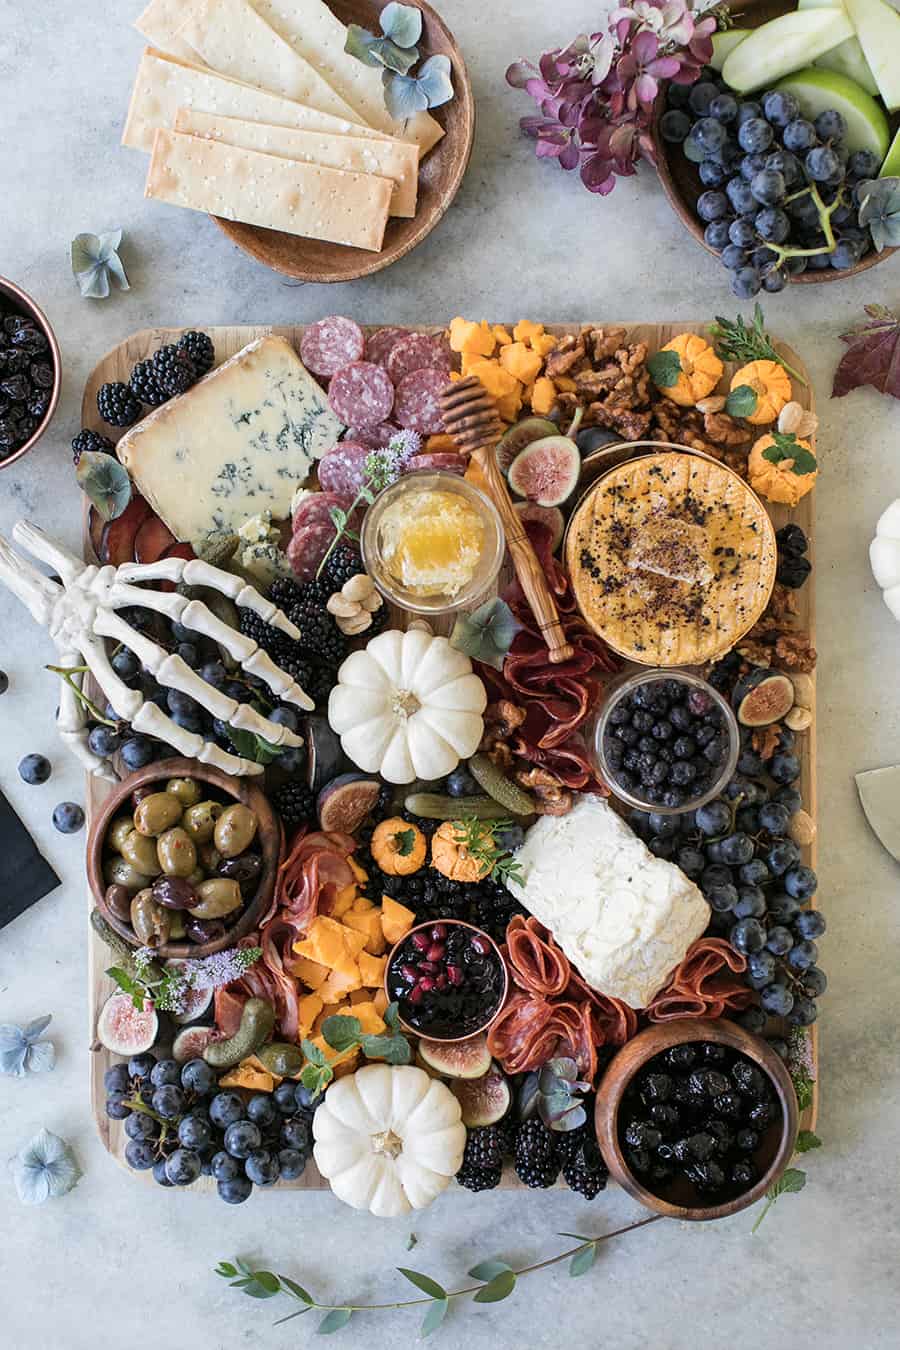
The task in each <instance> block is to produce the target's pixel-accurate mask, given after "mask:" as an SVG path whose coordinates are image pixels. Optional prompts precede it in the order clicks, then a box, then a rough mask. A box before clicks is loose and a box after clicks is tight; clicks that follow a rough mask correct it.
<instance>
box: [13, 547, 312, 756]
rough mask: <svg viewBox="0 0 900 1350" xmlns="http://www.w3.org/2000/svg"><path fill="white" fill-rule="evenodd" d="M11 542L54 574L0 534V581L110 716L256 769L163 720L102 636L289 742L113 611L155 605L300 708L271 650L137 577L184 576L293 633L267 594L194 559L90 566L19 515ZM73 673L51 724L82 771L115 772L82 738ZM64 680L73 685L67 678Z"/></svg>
mask: <svg viewBox="0 0 900 1350" xmlns="http://www.w3.org/2000/svg"><path fill="white" fill-rule="evenodd" d="M13 538H14V540H15V541H16V543H17V544H20V545H21V546H22V548H24V549H26V550H27V552H29V553H31V554H32V555H33V556H34V557H35V558H39V559H40V560H41V561H42V562H45V563H48V564H49V565H50V566H51V567H52V568H54V570H55V571H56V572H57V573H58V574H59V577H60V581H59V582H56V581H51V580H50V578H49V577H46V576H44V575H43V573H41V572H39V571H38V570H37V569H36V568H35V567H32V565H31V564H30V563H29V562H26V561H25V559H23V558H22V557H20V556H19V554H17V553H14V552H13V550H12V549H11V548H10V546H9V544H8V543H7V541H6V540H5V539H3V538H2V536H0V581H4V582H5V583H6V585H7V586H8V587H9V589H10V590H11V591H12V592H13V594H14V595H16V596H18V598H19V599H20V600H21V601H22V602H23V604H25V605H26V606H27V608H28V609H29V610H30V611H31V614H32V617H33V618H34V619H36V620H37V622H38V623H39V624H41V625H42V626H43V627H45V628H46V629H48V631H49V633H50V636H51V638H52V639H53V641H54V643H55V644H56V647H57V649H58V651H59V653H60V658H61V664H63V665H67V666H78V665H84V666H86V667H87V668H88V670H89V671H90V673H91V674H92V675H93V677H94V679H95V680H96V681H97V683H98V685H99V686H100V688H101V689H102V690H103V693H104V694H105V695H106V698H107V700H108V702H109V704H110V706H111V707H112V708H113V709H114V711H115V714H116V716H117V717H119V718H121V719H122V720H123V721H126V722H130V724H131V726H132V727H133V729H134V730H135V731H138V732H143V733H144V734H146V735H149V736H156V737H158V738H159V739H160V740H162V741H165V742H166V743H167V744H169V745H171V746H173V747H174V748H175V749H176V750H177V751H179V753H181V754H183V755H187V756H189V757H190V758H192V759H197V760H200V761H201V763H203V764H214V765H215V766H216V767H217V768H220V769H223V770H224V771H225V772H226V773H232V774H235V775H241V774H254V773H261V772H262V765H260V764H255V763H253V761H251V760H247V759H243V758H241V757H240V756H239V755H233V754H230V753H229V752H228V751H226V750H222V749H220V747H219V746H217V745H215V744H214V743H213V742H211V741H208V740H206V739H205V738H204V737H203V736H201V735H200V734H199V733H196V732H192V731H186V730H185V729H184V728H183V727H180V726H178V725H177V724H176V723H175V722H173V721H172V718H171V717H169V716H168V715H167V714H166V713H164V712H163V711H162V710H161V709H160V708H158V707H157V706H156V704H155V703H150V702H148V701H146V700H145V699H144V697H143V695H142V694H141V693H140V692H139V691H138V690H136V689H129V687H128V685H127V684H125V682H124V681H123V680H121V679H120V678H119V676H118V675H117V674H116V672H115V671H114V670H113V668H112V665H111V664H110V660H109V657H108V655H107V652H106V644H105V642H104V639H105V638H112V639H113V640H114V641H115V642H118V643H124V644H125V646H127V647H128V648H129V649H130V650H131V651H133V652H134V654H135V656H136V657H137V658H138V660H139V661H140V662H141V664H142V665H143V666H144V668H145V669H146V670H148V671H149V672H150V673H151V674H152V675H153V676H155V678H156V679H157V680H158V681H159V683H160V684H162V685H165V686H166V687H167V688H170V689H179V690H181V691H182V692H183V693H185V694H189V695H190V697H191V698H193V699H194V700H195V701H196V702H197V703H199V704H200V705H201V707H203V708H205V709H206V710H207V712H209V713H211V714H212V716H213V717H214V718H218V719H219V720H220V721H222V722H227V723H228V724H229V726H232V727H235V728H236V729H238V730H241V731H249V732H252V733H253V734H255V735H257V736H261V737H262V738H263V739H264V740H266V741H269V742H270V743H271V744H273V745H279V746H298V745H300V744H302V742H301V740H300V738H299V737H298V736H296V735H295V734H294V733H293V732H292V731H289V730H288V728H287V727H284V726H280V725H278V724H277V723H275V722H271V721H269V719H268V718H267V717H263V716H262V715H261V714H260V713H258V712H256V711H255V710H254V709H253V708H251V707H249V706H248V705H247V704H246V703H238V702H237V700H236V699H233V698H230V697H229V696H228V695H227V694H225V693H223V692H222V690H220V689H214V688H213V686H212V685H211V684H207V683H206V681H205V680H203V679H201V677H200V676H199V675H198V674H197V672H196V671H194V670H192V669H191V668H190V666H189V665H188V664H187V663H186V662H185V661H184V660H182V658H181V657H180V656H178V655H177V654H174V653H169V652H166V651H165V650H164V649H163V648H162V647H160V646H159V645H158V644H157V643H156V642H153V641H151V639H150V638H147V637H145V636H144V635H143V634H142V633H139V632H138V631H137V630H136V629H135V628H132V626H131V625H130V624H129V623H127V622H126V621H125V619H123V618H122V617H121V616H120V615H119V614H118V613H117V611H118V610H119V609H123V608H126V607H129V606H141V607H143V608H145V609H152V610H154V611H155V612H156V613H158V614H164V615H165V616H166V618H168V619H169V620H171V621H172V622H177V623H181V624H183V625H184V626H185V627H186V628H191V629H194V630H195V631H196V632H199V633H203V634H204V635H205V636H207V637H210V638H212V639H213V640H214V641H215V642H216V643H218V644H219V646H221V647H223V648H224V649H225V651H227V652H228V654H229V655H230V656H231V657H232V658H233V659H234V660H235V661H237V662H238V663H239V664H240V666H241V669H242V670H244V671H246V673H247V674H248V675H252V676H254V677H255V678H258V679H261V680H264V681H265V683H266V684H267V685H268V686H269V688H270V689H271V691H272V693H273V694H274V695H275V696H276V697H277V698H278V699H280V700H282V701H284V702H286V703H293V704H295V705H296V706H297V707H299V708H303V709H305V710H307V711H309V710H311V709H312V708H313V706H314V705H313V702H312V700H311V699H310V698H309V696H308V695H307V694H305V693H304V691H303V690H302V689H301V688H300V686H299V684H297V683H296V682H295V681H294V680H293V679H292V678H291V676H290V675H287V674H285V672H284V671H283V670H281V669H279V667H278V666H276V665H275V663H274V661H273V660H272V658H271V657H270V656H268V655H267V654H266V652H264V651H263V650H262V648H261V647H259V645H258V644H257V643H256V642H254V641H253V639H252V638H248V637H245V636H244V635H243V634H242V633H239V632H236V631H235V629H233V628H231V627H230V626H229V625H228V624H227V623H224V622H223V621H222V620H221V619H218V618H216V616H215V615H214V614H213V612H212V611H211V610H210V609H209V608H208V606H206V605H205V604H204V603H203V602H202V601H201V600H189V599H188V598H187V597H186V596H183V595H179V594H178V593H177V592H171V593H168V594H166V593H163V592H161V591H155V590H150V589H144V588H142V587H140V586H139V585H138V584H137V583H139V582H146V581H168V582H173V583H175V584H177V583H179V582H183V583H185V584H186V585H188V586H207V587H210V588H211V589H213V590H216V591H220V592H222V594H223V595H226V596H228V597H229V599H231V600H233V601H234V603H235V604H236V605H240V606H244V607H246V608H247V609H251V610H253V612H254V613H255V614H258V615H259V616H260V618H261V619H263V621H264V622H265V623H268V624H271V625H272V627H273V628H278V629H279V630H280V631H281V632H282V633H285V634H286V635H287V636H288V637H291V638H294V639H297V638H299V637H300V633H299V630H298V629H297V628H295V627H294V625H293V624H292V623H291V622H290V620H289V619H287V618H286V616H285V615H284V614H282V612H281V610H280V609H278V607H277V606H276V605H273V604H272V603H271V601H269V600H266V599H264V597H263V596H261V595H260V594H259V592H258V591H256V590H254V589H253V587H252V586H248V585H247V584H246V583H245V582H244V581H243V580H241V578H240V577H236V576H232V574H231V573H230V572H223V571H222V570H221V569H220V568H218V567H211V566H210V565H209V564H208V563H205V562H201V561H199V560H198V559H191V560H190V561H186V560H185V559H183V558H165V559H162V560H161V561H159V562H155V563H147V564H141V563H126V564H124V565H123V566H121V567H118V568H115V567H111V566H105V567H95V566H93V565H92V564H86V563H84V562H82V561H81V559H80V558H76V557H75V555H74V554H72V553H69V552H68V550H67V549H65V548H63V547H62V546H61V545H59V544H56V543H54V541H53V540H52V539H48V538H47V536H46V535H45V534H44V533H43V532H42V531H41V530H39V529H38V528H37V526H35V525H30V524H28V522H27V521H19V522H18V524H17V525H15V527H14V528H13ZM82 678H83V677H82V676H80V675H75V676H73V677H72V684H70V683H66V684H64V686H63V690H62V694H61V696H60V704H59V714H58V717H57V725H58V727H59V732H60V735H61V736H62V738H63V740H64V741H65V742H66V744H68V745H69V746H70V747H71V749H72V750H73V752H74V753H75V754H76V755H77V756H78V758H79V759H80V760H81V761H82V763H83V764H84V765H85V766H86V767H87V768H88V769H89V770H90V772H91V773H93V774H96V775H97V776H98V777H101V778H106V779H108V780H110V781H112V782H115V781H116V777H115V774H114V773H113V772H112V771H111V768H110V765H109V762H108V761H107V760H106V759H104V758H102V757H101V756H99V755H96V754H94V752H93V751H92V750H91V749H90V746H89V745H88V730H87V714H86V712H85V708H84V705H83V702H82V700H81V698H80V697H79V691H80V688H81V683H82ZM73 685H74V686H75V687H73Z"/></svg>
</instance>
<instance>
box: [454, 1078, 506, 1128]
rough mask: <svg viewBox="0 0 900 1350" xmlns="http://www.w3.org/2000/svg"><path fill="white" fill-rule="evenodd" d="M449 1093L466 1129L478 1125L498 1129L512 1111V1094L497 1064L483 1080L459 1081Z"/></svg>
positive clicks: (463, 1079) (465, 1079)
mask: <svg viewBox="0 0 900 1350" xmlns="http://www.w3.org/2000/svg"><path fill="white" fill-rule="evenodd" d="M450 1091H451V1092H452V1093H453V1095H454V1097H455V1098H456V1100H457V1101H458V1102H459V1104H460V1107H461V1108H462V1122H463V1124H464V1125H465V1126H466V1128H467V1129H469V1130H472V1129H475V1127H476V1126H478V1125H496V1123H497V1121H498V1120H502V1119H503V1117H504V1116H505V1115H506V1113H507V1111H508V1110H509V1104H510V1101H511V1097H512V1094H511V1093H510V1090H509V1083H508V1082H507V1081H506V1074H505V1073H504V1072H503V1070H502V1069H501V1068H500V1066H499V1065H498V1064H492V1065H491V1067H490V1069H489V1070H488V1072H487V1073H486V1074H483V1075H482V1076H481V1078H457V1079H455V1080H454V1081H453V1082H452V1083H451V1084H450Z"/></svg>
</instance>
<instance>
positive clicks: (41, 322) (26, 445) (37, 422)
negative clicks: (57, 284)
mask: <svg viewBox="0 0 900 1350" xmlns="http://www.w3.org/2000/svg"><path fill="white" fill-rule="evenodd" d="M61 384H62V366H61V362H60V355H59V344H58V343H57V341H56V337H55V335H54V332H53V329H52V328H51V327H50V322H49V320H48V319H47V316H46V314H44V312H43V311H42V310H41V309H39V308H38V306H37V305H36V304H35V302H34V301H33V300H32V298H31V296H30V295H26V294H25V292H24V291H23V290H21V289H20V287H18V286H17V285H16V284H15V283H14V282H12V281H9V280H8V279H7V278H6V277H0V469H8V468H9V467H10V465H11V464H15V462H16V460H18V459H21V458H22V456H23V455H26V454H27V453H28V451H29V450H30V449H31V448H32V446H35V445H37V443H38V441H39V440H40V439H41V437H42V436H43V434H44V432H45V431H46V430H47V427H48V426H49V425H50V420H51V418H52V417H53V414H54V412H55V411H56V405H57V403H58V402H59V391H60V385H61Z"/></svg>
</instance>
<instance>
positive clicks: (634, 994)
mask: <svg viewBox="0 0 900 1350" xmlns="http://www.w3.org/2000/svg"><path fill="white" fill-rule="evenodd" d="M516 862H517V863H518V864H519V866H520V867H521V869H522V880H521V881H514V880H512V879H510V880H509V881H508V882H507V885H508V887H509V889H510V891H511V892H512V893H513V895H515V897H516V899H517V900H519V901H520V902H521V903H522V904H523V905H524V906H525V908H526V909H528V910H529V911H530V912H531V913H532V914H533V915H534V916H535V918H536V919H538V920H539V921H540V922H541V923H542V924H544V926H545V927H546V928H549V930H550V932H551V933H552V934H553V937H554V939H555V940H556V942H557V943H558V944H559V945H560V947H561V948H562V949H563V951H564V952H565V954H566V956H567V957H568V958H569V960H570V961H571V962H572V964H573V965H574V966H575V967H576V968H577V969H578V971H579V972H580V973H581V975H583V977H584V979H585V980H586V981H587V983H588V984H589V985H590V986H591V988H592V989H596V990H598V991H599V992H600V993H602V994H608V995H610V996H611V997H613V998H619V999H621V1000H622V1001H623V1002H624V1003H627V1004H628V1005H629V1006H630V1007H632V1008H645V1007H646V1006H647V1004H648V1003H649V1002H650V1000H651V999H652V997H653V995H654V994H655V993H657V992H658V990H660V989H661V988H662V987H663V985H664V984H665V982H666V980H667V979H668V977H669V976H670V975H671V973H672V971H673V970H674V969H675V967H676V966H677V965H678V963H679V961H681V959H682V957H683V956H684V955H685V953H686V952H687V949H688V947H690V945H691V943H692V942H694V941H695V940H696V939H697V938H698V937H700V936H701V935H702V934H703V933H704V931H705V929H706V926H707V924H708V923H709V918H710V909H709V906H708V905H707V903H706V901H705V900H704V899H703V896H702V895H701V893H700V891H699V890H698V889H697V887H696V886H695V885H694V883H693V882H692V881H689V880H688V878H687V877H686V876H685V875H684V873H683V872H682V871H681V870H680V869H679V868H677V867H676V866H675V865H674V864H673V863H670V862H666V861H665V860H664V859H663V858H657V857H655V856H654V854H652V853H651V852H650V850H649V849H648V848H647V847H646V845H645V844H644V843H643V842H642V841H641V840H640V839H639V838H638V837H637V835H636V834H635V833H634V831H633V830H631V829H630V828H629V826H628V825H627V824H626V823H625V821H624V820H623V819H622V818H621V816H619V815H617V814H616V812H615V811H614V810H613V809H612V807H610V806H609V805H608V804H607V803H606V802H605V801H604V800H603V798H602V797H594V796H583V797H580V798H579V800H578V802H577V804H576V805H575V806H574V807H573V809H572V810H571V811H570V812H569V813H568V815H565V816H542V817H541V818H540V819H539V820H538V821H537V823H536V824H535V825H533V826H532V827H531V829H530V830H529V831H528V833H527V835H526V838H525V843H524V844H523V845H522V847H521V848H520V849H519V850H518V852H517V854H516Z"/></svg>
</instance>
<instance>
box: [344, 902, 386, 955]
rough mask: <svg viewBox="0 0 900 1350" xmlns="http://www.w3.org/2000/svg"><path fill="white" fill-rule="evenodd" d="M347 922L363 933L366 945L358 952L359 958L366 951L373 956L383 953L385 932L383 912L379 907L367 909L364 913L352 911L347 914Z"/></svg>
mask: <svg viewBox="0 0 900 1350" xmlns="http://www.w3.org/2000/svg"><path fill="white" fill-rule="evenodd" d="M346 922H347V923H348V924H349V925H350V926H351V927H352V928H354V929H356V931H357V933H361V934H362V935H363V942H364V944H365V945H364V948H363V952H361V953H359V954H358V956H357V959H359V958H360V957H361V956H362V955H363V954H364V953H365V952H368V953H369V954H370V955H371V956H380V955H381V953H382V952H383V951H384V933H383V931H382V928H381V914H380V913H379V911H378V910H377V909H369V910H366V912H365V913H363V914H357V913H354V912H352V911H351V913H349V914H348V915H346Z"/></svg>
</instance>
